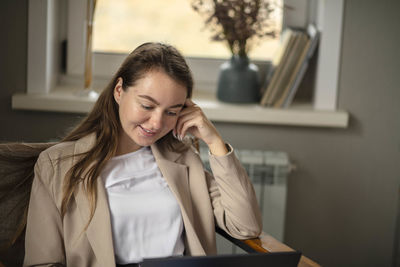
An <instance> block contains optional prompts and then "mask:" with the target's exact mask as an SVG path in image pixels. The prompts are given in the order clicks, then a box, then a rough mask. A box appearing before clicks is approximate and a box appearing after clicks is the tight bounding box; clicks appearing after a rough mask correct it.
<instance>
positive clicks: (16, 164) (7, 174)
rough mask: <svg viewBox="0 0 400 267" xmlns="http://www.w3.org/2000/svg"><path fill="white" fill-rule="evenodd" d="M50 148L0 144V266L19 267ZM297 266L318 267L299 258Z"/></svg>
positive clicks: (256, 248) (248, 243)
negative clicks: (39, 170) (33, 196)
mask: <svg viewBox="0 0 400 267" xmlns="http://www.w3.org/2000/svg"><path fill="white" fill-rule="evenodd" d="M52 145H54V143H11V144H0V267H3V266H22V262H23V258H24V253H25V251H24V241H25V240H24V237H25V225H26V215H27V210H28V204H29V197H30V190H31V186H32V180H33V176H34V173H33V167H34V165H35V163H36V159H37V157H38V155H39V154H40V152H42V151H43V150H45V149H46V148H48V147H50V146H52ZM216 232H217V233H218V234H220V235H221V236H223V237H224V238H226V239H228V240H229V241H230V242H232V243H234V244H235V245H237V246H238V247H240V248H242V249H243V250H244V251H246V252H248V253H268V252H278V251H291V250H293V249H291V248H289V247H288V246H286V245H284V244H283V243H281V242H279V241H278V240H276V239H274V238H273V237H272V236H270V235H268V234H266V233H262V234H261V235H260V237H259V238H255V239H248V240H238V239H235V238H233V237H231V236H229V235H228V234H226V233H225V232H224V231H223V230H221V229H219V228H217V229H216ZM299 266H301V267H308V266H310V267H311V266H312V267H316V266H319V265H318V264H316V263H315V262H313V261H312V260H310V259H308V258H306V257H304V256H302V257H301V259H300V263H299Z"/></svg>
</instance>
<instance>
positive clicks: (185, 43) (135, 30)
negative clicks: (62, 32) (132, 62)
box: [93, 0, 282, 60]
mask: <svg viewBox="0 0 400 267" xmlns="http://www.w3.org/2000/svg"><path fill="white" fill-rule="evenodd" d="M275 1H276V2H277V4H278V5H280V6H282V0H275ZM273 17H274V19H276V22H277V26H278V27H281V25H282V11H281V9H276V11H274V13H273ZM211 35H212V34H211V32H210V31H209V29H207V28H206V27H205V24H204V18H203V17H201V16H200V15H199V14H198V13H196V12H195V11H194V10H193V9H192V7H191V0H117V1H115V0H114V1H111V0H97V4H96V11H95V18H94V28H93V50H94V51H95V52H107V53H129V52H131V51H132V50H133V49H134V48H136V47H137V46H138V45H140V44H142V43H144V42H149V41H158V42H165V43H169V44H172V45H174V46H175V47H177V48H178V49H179V50H180V51H181V52H182V53H183V54H184V55H185V56H186V57H202V58H226V59H227V58H230V56H231V53H230V51H229V48H228V47H227V46H226V44H225V43H224V42H215V41H212V40H211V39H210V36H211ZM278 43H279V36H277V38H275V39H268V38H265V39H263V40H262V41H260V42H259V43H258V44H256V45H254V47H253V48H252V49H251V51H250V54H249V57H250V58H251V59H252V60H268V59H271V58H272V57H273V54H274V52H275V50H276V48H277V46H278Z"/></svg>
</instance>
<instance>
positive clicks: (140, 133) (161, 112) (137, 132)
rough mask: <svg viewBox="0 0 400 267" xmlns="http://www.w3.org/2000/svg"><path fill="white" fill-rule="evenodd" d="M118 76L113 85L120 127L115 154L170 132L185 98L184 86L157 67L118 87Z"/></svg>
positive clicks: (122, 152)
mask: <svg viewBox="0 0 400 267" xmlns="http://www.w3.org/2000/svg"><path fill="white" fill-rule="evenodd" d="M122 83H123V81H122V79H121V78H120V79H119V80H118V83H117V85H116V86H115V88H114V98H115V101H116V102H117V103H118V105H119V118H120V121H121V126H122V133H121V136H120V143H119V146H118V150H117V154H125V153H129V152H133V151H136V150H138V149H139V148H140V147H142V146H149V145H151V144H153V143H155V142H156V141H157V140H158V139H160V138H161V137H163V136H164V135H166V134H167V133H168V132H169V131H171V130H172V129H173V128H174V127H175V125H176V122H177V120H178V116H179V112H180V111H181V109H182V108H183V105H184V103H185V100H186V95H187V89H186V87H185V86H184V85H182V84H180V83H177V82H176V81H175V80H173V79H172V78H170V77H169V76H168V75H167V74H165V73H164V72H163V71H160V70H152V71H149V72H148V73H146V74H145V75H144V77H143V78H141V79H139V80H137V81H136V83H135V85H134V86H131V87H128V88H127V90H126V91H124V90H123V89H122Z"/></svg>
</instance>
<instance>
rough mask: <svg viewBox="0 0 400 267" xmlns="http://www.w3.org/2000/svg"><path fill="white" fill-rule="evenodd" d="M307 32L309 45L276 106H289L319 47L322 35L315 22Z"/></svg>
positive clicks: (309, 26)
mask: <svg viewBox="0 0 400 267" xmlns="http://www.w3.org/2000/svg"><path fill="white" fill-rule="evenodd" d="M307 34H308V37H309V40H308V43H307V46H306V47H305V49H304V51H303V54H302V56H301V58H300V60H299V62H298V65H297V66H296V68H295V70H294V72H293V74H292V76H291V78H290V81H289V84H288V86H287V88H286V89H285V93H284V94H282V96H281V98H280V99H279V100H278V101H277V102H276V103H275V105H274V107H279V108H288V107H289V106H290V104H291V103H292V101H293V98H294V96H295V94H296V92H297V89H298V88H299V86H300V83H301V81H302V80H303V77H304V74H305V72H306V70H307V68H308V64H309V62H310V60H311V58H312V56H313V55H314V53H315V50H316V48H317V45H318V42H319V35H320V34H319V31H318V30H317V28H316V27H315V25H313V24H310V25H308V27H307Z"/></svg>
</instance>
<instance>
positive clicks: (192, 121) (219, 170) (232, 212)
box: [174, 99, 262, 239]
mask: <svg viewBox="0 0 400 267" xmlns="http://www.w3.org/2000/svg"><path fill="white" fill-rule="evenodd" d="M179 116H180V117H179V120H178V123H177V125H176V127H175V130H174V135H175V136H177V137H178V138H179V139H182V138H183V137H184V135H185V134H186V133H187V132H189V133H191V134H192V135H193V136H195V137H197V138H199V139H201V140H203V142H204V143H206V144H207V146H208V148H209V150H210V166H211V169H212V172H213V176H212V175H211V174H209V173H207V183H208V188H209V193H210V197H211V202H212V206H213V211H214V216H215V218H216V223H217V225H218V226H219V227H220V228H222V229H223V230H225V231H226V232H227V233H228V234H230V235H231V236H233V237H235V238H239V239H245V238H252V237H256V236H258V235H259V234H260V233H261V231H262V219H261V212H260V209H259V206H258V203H257V198H256V195H255V192H254V189H253V185H252V184H251V182H250V179H249V177H248V176H247V173H246V171H245V170H244V168H243V167H242V165H241V164H240V162H239V160H238V159H237V158H236V156H235V154H234V153H233V149H232V148H231V147H230V146H227V145H226V144H225V142H224V141H223V139H222V138H221V135H220V134H219V133H218V131H217V129H216V128H215V126H214V125H213V124H212V123H211V122H210V121H209V120H208V119H207V117H206V116H205V115H204V113H203V111H202V110H201V109H200V107H198V106H197V105H196V104H194V103H193V102H192V101H191V100H190V99H187V100H186V103H185V108H184V109H183V110H182V111H181V114H180V115H179Z"/></svg>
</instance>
